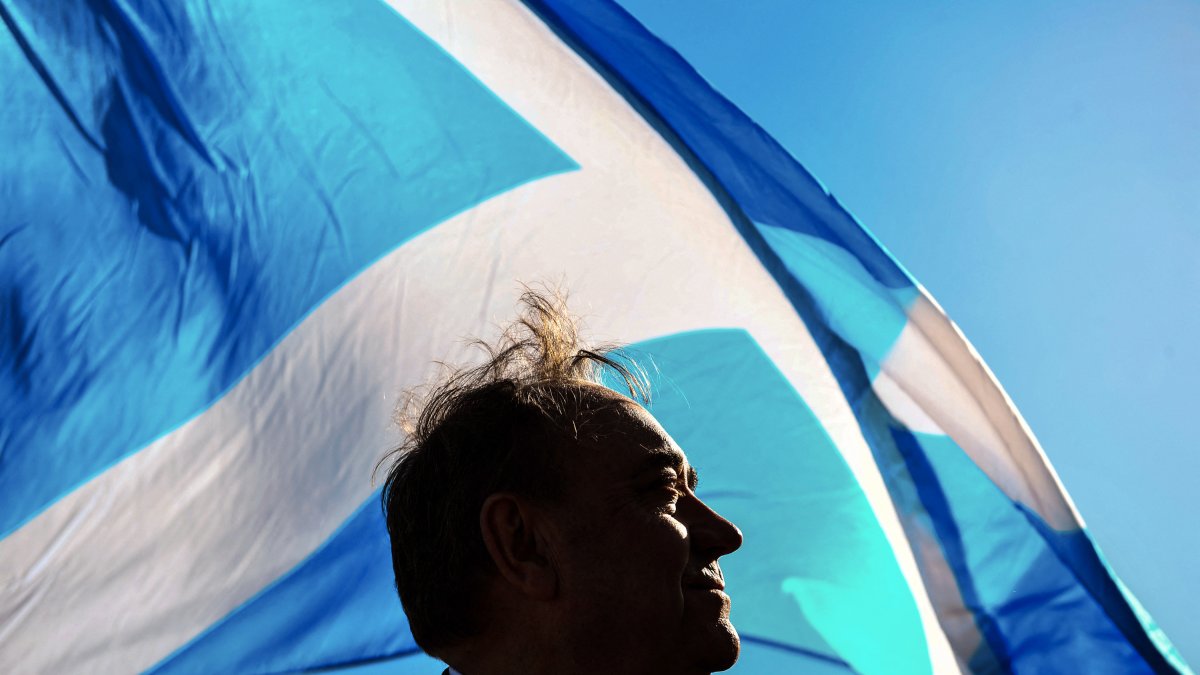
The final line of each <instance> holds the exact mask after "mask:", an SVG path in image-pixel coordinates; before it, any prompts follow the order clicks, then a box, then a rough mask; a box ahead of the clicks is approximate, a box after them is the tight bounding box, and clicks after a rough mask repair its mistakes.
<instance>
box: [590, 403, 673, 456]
mask: <svg viewBox="0 0 1200 675" xmlns="http://www.w3.org/2000/svg"><path fill="white" fill-rule="evenodd" d="M591 393H592V394H593V395H595V396H596V397H597V399H598V400H602V401H603V403H604V405H603V406H602V407H600V408H598V409H595V410H593V413H592V416H591V419H590V420H589V426H591V427H592V428H591V431H594V432H595V438H596V440H597V443H596V446H597V447H596V449H598V450H607V452H606V453H605V455H606V458H607V459H610V460H612V459H618V458H617V457H616V456H614V455H623V456H625V457H624V458H625V459H627V460H629V461H630V462H631V463H633V466H632V467H631V468H637V469H641V468H642V467H643V466H645V467H648V468H662V467H672V468H675V469H678V470H682V469H683V467H684V466H686V465H687V457H686V456H685V455H684V453H683V451H682V450H681V449H680V448H679V445H677V444H676V443H675V440H674V439H672V438H671V435H670V434H668V433H667V431H666V430H665V429H663V427H662V425H661V424H659V422H658V420H656V419H655V418H654V416H653V415H651V414H650V412H649V411H647V410H646V409H645V408H643V407H642V406H640V405H638V403H637V402H635V401H633V400H631V399H629V398H627V397H625V396H621V395H620V394H618V393H616V392H613V391H612V390H609V389H603V390H602V391H595V390H594V391H592V392H591ZM585 444H587V445H591V444H590V443H585Z"/></svg>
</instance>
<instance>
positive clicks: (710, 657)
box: [689, 612, 742, 673]
mask: <svg viewBox="0 0 1200 675" xmlns="http://www.w3.org/2000/svg"><path fill="white" fill-rule="evenodd" d="M690 642H691V643H692V645H691V646H692V648H691V650H690V651H691V654H692V655H693V656H694V658H691V659H689V661H691V662H692V663H695V664H697V665H700V666H702V669H701V670H702V671H703V672H709V673H716V672H720V671H722V670H729V669H730V668H732V667H733V664H734V663H737V659H738V654H739V653H740V652H741V648H742V642H741V639H740V638H738V634H737V630H736V629H735V628H734V627H733V624H732V623H730V621H729V614H728V612H724V613H722V616H721V617H720V618H719V619H717V621H716V622H715V623H714V622H712V620H711V619H710V620H709V622H708V624H707V625H706V626H704V627H703V629H702V630H698V631H695V632H694V633H693V639H692V640H690Z"/></svg>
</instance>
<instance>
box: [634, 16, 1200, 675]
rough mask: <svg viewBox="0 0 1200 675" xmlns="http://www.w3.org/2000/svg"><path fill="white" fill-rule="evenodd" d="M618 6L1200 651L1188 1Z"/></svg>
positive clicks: (1197, 268) (1199, 336) (1198, 89)
mask: <svg viewBox="0 0 1200 675" xmlns="http://www.w3.org/2000/svg"><path fill="white" fill-rule="evenodd" d="M620 2H621V4H622V5H624V6H625V7H626V8H627V9H629V10H630V11H631V12H632V13H633V14H634V15H635V16H637V17H638V18H639V19H641V20H642V22H643V23H645V24H646V25H647V26H648V27H649V28H650V29H651V30H652V31H654V32H655V33H657V34H658V35H659V36H660V37H662V38H664V39H665V40H666V41H667V42H668V43H669V44H671V45H672V46H674V47H675V48H676V49H678V50H679V51H680V52H681V53H682V54H683V55H684V57H685V58H687V59H688V60H689V61H690V62H691V63H692V65H693V66H695V67H696V68H697V70H699V71H700V72H701V74H703V75H704V76H705V77H707V78H708V79H709V81H711V82H712V83H713V84H714V85H715V86H716V87H717V89H719V90H720V91H722V92H723V93H724V94H725V95H726V96H728V97H729V98H730V99H731V100H733V101H734V102H735V103H737V104H738V105H739V106H740V107H741V108H742V109H743V110H745V111H746V112H747V113H748V114H749V115H750V116H751V117H752V118H754V119H755V120H756V121H758V123H759V124H761V125H762V126H763V127H764V128H766V129H767V130H768V131H769V132H770V133H771V134H772V135H773V136H774V137H775V138H776V139H778V140H779V141H780V142H781V143H783V145H784V146H786V147H787V148H788V149H789V150H790V151H791V152H792V154H794V155H795V156H796V157H797V158H798V159H799V160H800V162H801V163H803V164H804V165H805V166H806V167H807V168H808V169H809V171H811V172H812V173H813V174H814V175H815V176H816V177H817V178H818V179H819V180H820V181H821V182H822V183H823V184H824V185H825V186H826V187H827V188H828V189H829V190H830V191H831V192H832V193H833V194H834V195H836V196H837V198H838V199H839V201H841V203H842V204H844V205H845V206H846V207H847V208H848V209H849V210H850V211H851V212H852V213H854V214H855V216H856V217H858V219H859V220H860V221H861V222H862V223H864V224H865V225H866V226H867V227H868V229H870V230H871V231H872V232H873V233H874V234H875V235H876V236H877V237H878V238H879V239H880V240H881V241H882V242H883V243H884V245H886V246H887V247H888V248H889V249H890V250H891V251H892V253H893V254H894V255H895V256H896V258H897V259H898V260H899V261H900V262H901V263H902V264H903V265H905V266H906V267H907V268H908V269H909V271H910V272H912V273H913V275H914V276H916V278H917V279H918V280H920V281H921V283H922V284H924V285H925V286H926V287H927V288H928V289H929V290H930V291H931V292H932V294H933V295H934V297H935V298H937V300H938V301H939V302H940V303H941V304H942V306H943V307H944V308H945V309H946V311H947V312H948V313H949V314H950V316H951V318H953V319H954V320H955V321H956V322H957V323H958V325H959V326H960V327H961V328H962V330H963V331H964V333H965V334H966V335H967V337H968V338H969V339H970V340H971V341H972V343H973V344H974V345H975V347H976V349H978V351H979V352H980V353H981V354H982V356H983V357H984V359H985V360H986V361H987V363H988V364H989V366H990V367H991V368H992V370H993V372H995V374H996V376H997V377H998V378H999V380H1000V382H1001V383H1002V384H1003V385H1004V387H1005V389H1006V390H1007V391H1008V393H1009V395H1010V396H1011V397H1012V398H1013V400H1014V401H1015V402H1016V404H1017V406H1018V408H1019V409H1020V410H1021V412H1022V413H1023V415H1024V416H1025V418H1026V420H1027V421H1028V422H1029V424H1030V426H1031V427H1032V429H1033V431H1034V433H1035V434H1036V435H1037V436H1038V438H1039V439H1040V441H1041V443H1042V445H1043V447H1044V448H1045V450H1046V452H1047V454H1048V455H1049V456H1050V459H1051V462H1052V463H1053V464H1054V466H1055V468H1056V469H1057V470H1058V472H1059V475H1060V477H1061V478H1062V480H1063V482H1064V483H1065V484H1066V486H1067V489H1068V491H1069V492H1070V494H1071V496H1072V497H1073V498H1074V500H1075V502H1076V505H1077V506H1078V507H1079V509H1080V511H1081V512H1082V513H1083V516H1084V518H1085V520H1086V522H1087V523H1088V526H1089V528H1090V530H1091V531H1092V534H1093V536H1094V537H1095V538H1096V539H1097V541H1098V542H1099V544H1100V547H1101V549H1102V550H1103V551H1104V553H1105V554H1106V555H1107V557H1108V559H1109V561H1110V562H1111V564H1112V565H1113V567H1114V568H1115V569H1116V570H1117V572H1118V574H1119V575H1120V576H1121V578H1122V579H1123V580H1124V581H1125V582H1126V584H1127V585H1129V586H1130V587H1131V588H1132V589H1133V591H1134V592H1135V594H1137V596H1138V597H1139V599H1140V600H1141V601H1142V603H1143V604H1144V605H1145V606H1146V607H1147V609H1149V611H1150V612H1151V614H1153V616H1154V617H1155V618H1156V619H1157V620H1158V622H1159V623H1160V625H1162V626H1163V628H1164V629H1165V630H1166V631H1167V634H1168V635H1169V636H1170V637H1171V638H1172V640H1174V642H1175V644H1176V646H1178V647H1179V649H1180V651H1181V652H1182V653H1183V655H1184V657H1185V658H1187V659H1188V660H1189V662H1191V663H1193V664H1195V663H1198V662H1200V619H1197V618H1196V611H1195V603H1196V602H1197V601H1198V600H1200V593H1198V591H1200V574H1197V572H1196V571H1195V565H1196V563H1195V561H1196V560H1197V559H1198V558H1200V526H1198V525H1197V522H1196V521H1197V517H1198V516H1200V508H1197V504H1196V498H1195V496H1194V494H1193V486H1194V484H1195V482H1196V481H1197V479H1198V478H1200V453H1197V452H1196V448H1197V440H1196V426H1197V424H1196V422H1197V420H1198V419H1200V415H1198V413H1197V412H1196V411H1195V410H1194V409H1195V408H1196V406H1197V404H1198V403H1200V397H1198V396H1197V395H1196V393H1195V386H1196V383H1197V382H1200V364H1198V362H1197V360H1196V358H1195V357H1194V356H1193V355H1192V354H1191V348H1192V347H1194V346H1196V345H1200V4H1198V3H1194V2H1184V1H1182V0H1177V1H1174V2H1166V1H1163V2H1149V3H1127V2H1111V1H1103V0H1102V1H1096V2H1084V1H1082V0H1064V1H1060V2H1055V3H1038V2H1032V1H1029V0H1013V1H1010V2H1006V3H988V4H985V3H970V4H968V3H959V4H951V3H942V2H917V3H885V2H866V1H864V2H856V3H808V2H805V3H800V2H782V1H779V0H775V1H768V0H738V1H737V2H733V0H689V1H688V2H682V1H680V0H677V1H674V2H664V1H663V0H620Z"/></svg>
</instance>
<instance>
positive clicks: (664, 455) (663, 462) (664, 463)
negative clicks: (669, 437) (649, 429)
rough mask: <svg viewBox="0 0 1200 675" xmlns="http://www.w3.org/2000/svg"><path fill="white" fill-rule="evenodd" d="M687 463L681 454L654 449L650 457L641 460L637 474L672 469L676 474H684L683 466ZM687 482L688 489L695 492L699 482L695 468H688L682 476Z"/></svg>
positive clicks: (665, 449)
mask: <svg viewBox="0 0 1200 675" xmlns="http://www.w3.org/2000/svg"><path fill="white" fill-rule="evenodd" d="M686 463H687V458H685V457H684V456H683V453H681V452H679V451H678V450H674V449H672V448H655V449H653V450H651V451H650V455H649V456H647V457H646V459H644V460H642V465H641V468H640V471H639V473H650V472H651V471H658V470H661V469H674V470H675V471H676V473H684V470H683V465H684V464H686ZM684 478H685V480H686V481H687V485H688V488H690V489H692V490H695V489H696V484H697V483H698V482H699V480H700V476H699V474H697V473H696V467H693V466H689V467H688V468H687V471H686V476H684Z"/></svg>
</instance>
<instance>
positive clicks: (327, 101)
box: [0, 0, 1190, 673]
mask: <svg viewBox="0 0 1200 675" xmlns="http://www.w3.org/2000/svg"><path fill="white" fill-rule="evenodd" d="M0 18H2V19H3V22H4V28H5V30H3V31H0V74H2V75H3V80H4V82H5V83H6V85H7V88H8V92H9V93H8V96H9V99H8V100H9V104H8V105H7V106H6V107H5V110H4V112H3V113H0V141H3V145H4V147H5V148H9V151H8V152H5V153H2V154H0V181H2V182H0V196H2V197H3V199H0V213H2V214H3V218H2V219H0V280H2V281H3V289H4V304H3V307H2V308H0V316H2V317H3V320H4V326H3V331H2V332H0V337H2V338H3V343H2V346H0V444H2V448H0V450H2V452H0V537H3V538H2V539H0V579H2V580H3V584H2V585H0V667H2V668H3V670H5V671H113V670H116V671H129V670H152V671H156V672H216V671H220V672H247V671H255V672H260V671H271V672H275V671H295V670H309V669H315V668H346V669H359V670H364V671H379V672H438V670H437V666H436V665H435V664H433V663H431V660H430V659H428V657H425V656H424V655H422V654H421V653H420V652H419V650H418V649H417V648H416V646H415V644H414V643H413V642H412V639H411V636H410V635H409V633H408V630H407V624H406V621H405V619H404V616H403V613H402V611H401V609H400V606H399V604H398V602H397V601H396V599H395V595H394V590H393V587H392V580H391V570H390V560H389V558H388V544H387V540H386V532H385V530H384V528H383V523H382V516H381V514H380V513H379V510H378V507H377V492H375V488H374V487H373V486H372V484H371V468H372V467H373V465H374V463H375V462H376V461H377V460H378V458H379V457H380V456H381V455H382V453H383V452H385V451H386V450H387V449H388V447H390V446H391V445H394V444H395V442H396V441H397V440H398V438H397V437H396V436H395V434H394V432H392V431H390V430H389V429H388V427H387V420H388V419H389V412H390V409H391V408H392V407H393V406H394V405H395V403H396V396H397V394H398V393H399V392H401V391H402V390H404V389H406V388H409V387H412V386H415V385H417V384H419V383H421V382H424V381H426V380H427V379H428V378H429V376H430V375H431V374H432V373H433V370H432V369H431V365H430V364H431V363H432V362H433V361H434V360H437V359H446V360H449V361H465V360H469V359H470V358H472V357H471V355H470V354H469V353H468V352H466V351H464V349H465V348H464V347H463V346H462V343H461V338H462V337H463V336H467V335H481V336H484V337H487V335H488V334H489V331H491V330H493V329H492V325H493V321H494V319H495V318H497V317H503V316H505V315H507V314H508V313H509V312H510V311H511V307H512V303H513V300H514V299H515V295H516V289H517V285H516V281H517V280H534V279H561V280H562V281H563V282H564V284H565V285H566V286H567V287H568V288H570V289H571V292H572V297H573V304H575V305H576V308H577V309H578V310H579V311H581V312H583V313H585V314H586V315H587V316H588V317H589V318H590V327H591V329H592V332H594V333H595V334H597V335H602V336H606V337H614V338H618V339H623V340H626V341H629V342H631V343H632V345H631V346H632V348H633V349H634V350H636V351H637V352H638V353H641V354H643V355H645V356H646V357H648V358H651V359H653V361H654V362H655V363H656V364H657V366H658V368H659V369H660V372H661V373H662V377H663V380H664V381H663V382H662V383H661V384H662V386H660V387H659V390H658V392H657V398H656V400H655V403H654V406H653V408H652V412H654V414H655V415H656V416H657V417H658V418H659V419H660V420H661V421H662V422H663V424H664V426H665V427H666V428H667V429H668V431H670V432H671V434H672V435H673V436H674V437H675V438H676V439H677V440H678V441H679V442H680V444H681V445H682V446H683V447H684V448H685V449H686V450H687V452H688V454H689V457H690V458H691V459H692V461H693V463H695V464H696V465H697V466H698V467H700V468H701V469H702V470H703V471H704V474H705V484H704V485H703V486H702V487H703V490H702V494H701V496H702V497H704V498H705V499H706V500H708V501H709V502H710V503H712V504H713V505H714V506H715V507H716V508H717V509H718V510H720V511H722V512H724V513H726V514H727V515H729V516H730V517H731V519H733V520H734V521H735V522H737V523H738V524H739V525H740V526H741V527H742V528H743V530H744V532H745V534H746V544H745V547H744V549H743V551H742V552H741V553H739V554H736V555H734V556H732V557H731V558H730V559H729V563H728V565H727V566H726V567H727V576H728V578H729V580H730V581H729V584H730V593H731V595H732V597H733V598H734V620H735V623H736V625H737V626H738V628H739V631H740V633H741V634H742V638H743V655H742V659H741V660H740V662H739V664H738V665H737V666H735V672H748V673H749V672H767V671H772V672H787V671H798V670H803V671H804V672H846V671H847V670H856V671H861V672H865V673H907V672H914V673H916V672H921V673H925V672H938V673H942V672H1046V671H1048V670H1059V669H1061V668H1062V667H1063V665H1064V664H1071V668H1072V669H1075V670H1080V671H1086V672H1123V673H1124V672H1190V671H1188V669H1187V666H1186V665H1185V664H1184V663H1183V662H1182V660H1181V659H1180V658H1179V656H1178V654H1177V653H1176V652H1175V651H1174V650H1173V648H1172V647H1171V646H1170V643H1169V642H1168V641H1167V639H1166V638H1165V636H1163V634H1162V633H1161V631H1159V630H1158V629H1157V627H1156V626H1155V625H1154V624H1153V622H1152V621H1151V619H1150V618H1149V616H1148V615H1147V614H1146V613H1145V612H1144V611H1143V610H1142V609H1141V608H1140V606H1139V605H1138V604H1137V601H1136V600H1135V599H1134V598H1133V596H1132V595H1131V594H1130V593H1129V592H1128V591H1127V589H1125V588H1124V587H1123V586H1122V585H1121V583H1120V581H1119V580H1118V579H1117V577H1116V576H1115V575H1114V574H1113V573H1112V572H1111V570H1110V569H1109V568H1108V566H1107V565H1106V563H1105V562H1104V560H1103V558H1102V557H1101V555H1100V554H1099V552H1098V551H1097V549H1096V547H1095V546H1094V544H1093V543H1092V541H1091V540H1090V538H1089V537H1088V535H1087V531H1086V529H1085V528H1084V526H1083V522H1082V520H1081V518H1080V517H1079V515H1078V513H1076V511H1075V509H1074V507H1073V505H1072V504H1071V502H1070V500H1069V498H1068V497H1067V495H1066V493H1065V491H1064V490H1063V489H1062V486H1061V485H1060V484H1059V482H1058V480H1057V478H1056V476H1055V474H1054V472H1053V470H1052V468H1051V467H1050V465H1049V463H1048V462H1047V460H1046V458H1045V455H1044V454H1043V453H1042V451H1041V449H1040V448H1039V447H1038V445H1037V442H1036V440H1035V439H1034V437H1033V435H1032V434H1031V433H1030V431H1029V430H1028V428H1027V427H1026V426H1025V425H1024V423H1023V422H1022V420H1021V418H1020V416H1019V414H1018V413H1017V412H1016V410H1015V409H1014V408H1013V407H1012V404H1011V402H1010V401H1009V400H1008V399H1007V397H1006V396H1005V395H1004V393H1003V390H1002V389H1001V388H1000V387H999V385H998V384H997V383H996V382H995V381H994V379H993V378H992V377H991V375H990V373H989V372H988V370H987V368H986V366H984V365H983V363H982V362H981V361H980V360H979V358H978V356H977V355H976V354H975V353H974V351H973V350H972V349H971V348H970V345H969V344H968V343H967V342H966V340H965V338H963V336H962V335H961V334H960V333H959V332H958V331H957V329H956V328H955V327H954V325H953V324H952V323H951V322H950V321H949V320H948V319H947V318H946V317H945V315H944V314H943V313H942V312H941V310H940V309H939V308H938V307H937V305H936V304H935V303H934V302H933V301H932V299H931V298H930V297H929V296H928V294H927V293H926V292H925V291H924V289H922V288H921V287H920V285H919V284H917V283H916V282H915V281H913V280H912V279H911V277H909V276H908V275H907V273H906V272H905V271H904V270H903V269H902V268H901V267H900V266H899V265H898V264H897V263H896V262H895V261H894V260H893V259H892V258H891V257H890V256H889V255H888V254H887V252H886V251H885V250H884V249H883V248H882V247H881V246H880V245H879V244H878V243H877V242H876V241H875V240H874V239H873V238H872V237H871V236H870V234H869V233H868V232H867V231H866V230H865V229H863V228H862V227H861V226H860V225H859V224H858V223H856V222H855V221H854V220H853V218H851V217H850V216H849V215H848V214H847V213H846V211H844V210H843V209H842V208H841V207H840V206H839V205H838V204H837V202H836V201H835V200H834V199H833V198H832V197H831V196H830V195H828V194H827V193H826V192H825V191H824V189H823V188H822V187H821V186H820V185H819V184H818V183H817V182H816V181H815V180H814V179H813V178H812V177H811V176H810V175H809V174H808V173H806V172H805V170H804V169H803V168H802V167H801V166H800V165H799V164H797V163H796V162H795V160H794V159H792V158H791V157H790V156H789V155H788V154H787V152H786V151H785V150H783V149H782V148H781V147H780V146H779V145H778V144H777V143H775V142H774V141H773V140H772V139H771V138H770V137H769V136H768V135H767V134H766V133H765V132H763V131H762V130H761V129H760V128H759V127H757V126H756V125H755V124H754V123H753V122H752V121H751V120H749V119H747V118H746V117H745V115H743V114H742V113H741V112H740V111H738V110H737V108H736V107H734V106H733V105H732V104H731V103H730V102H729V101H727V100H725V99H724V98H722V97H721V96H720V95H719V94H717V93H716V92H715V91H713V90H712V89H711V88H710V87H709V86H708V85H707V84H706V83H705V82H704V81H703V79H702V78H701V77H700V76H699V75H698V74H697V73H696V72H695V71H694V70H692V69H691V68H690V67H689V66H688V65H687V64H686V63H685V62H684V61H683V60H682V59H681V58H680V57H679V56H678V55H677V54H676V53H674V52H673V51H672V50H671V49H670V48H669V47H667V46H666V45H664V44H662V43H661V42H660V41H658V40H657V39H656V38H654V37H653V36H652V35H651V34H649V33H648V32H647V31H646V30H645V29H643V28H642V27H641V26H640V25H639V24H638V23H637V22H636V21H635V20H633V19H632V18H631V17H630V16H629V15H628V14H627V13H625V12H624V11H623V10H621V9H620V8H619V7H618V6H617V5H615V4H614V3H612V2H608V1H607V0H586V1H583V0H570V1H568V0H558V1H554V0H529V1H528V2H524V3H521V2H516V1H515V0H488V1H487V2H479V3H470V4H469V6H468V5H467V4H464V3H451V2H436V1H424V0H394V1H393V2H391V3H390V4H389V3H385V2H383V1H382V0H348V1H346V2H339V3H294V2H282V1H280V0H264V1H261V2H254V3H241V2H235V1H233V0H208V1H206V2H205V1H194V2H193V1H186V2H179V3H167V4H162V3H153V2H142V1H140V0H124V1H122V0H89V1H85V0H71V1H68V2H61V3H49V4H48V3H39V2H33V1H26V0H0ZM813 514H819V517H814V516H813Z"/></svg>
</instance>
